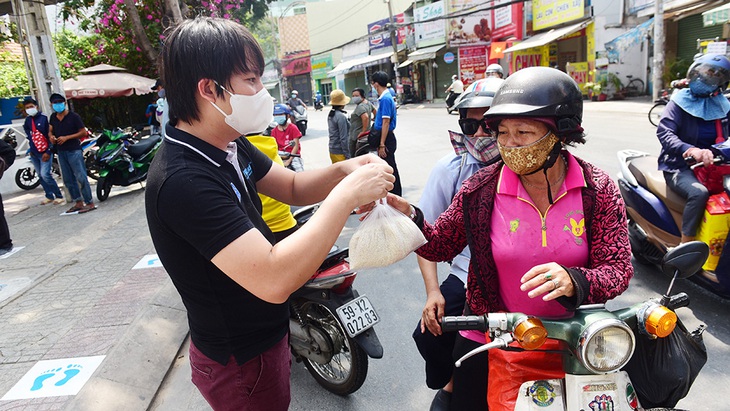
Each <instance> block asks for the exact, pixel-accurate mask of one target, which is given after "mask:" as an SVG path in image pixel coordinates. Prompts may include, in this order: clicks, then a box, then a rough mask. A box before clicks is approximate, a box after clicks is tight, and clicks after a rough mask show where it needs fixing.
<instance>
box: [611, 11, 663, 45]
mask: <svg viewBox="0 0 730 411" xmlns="http://www.w3.org/2000/svg"><path fill="white" fill-rule="evenodd" d="M653 27H654V17H652V18H650V19H649V20H647V21H645V22H643V23H641V24H639V25H638V26H636V27H634V28H633V29H631V30H629V31H627V32H626V33H623V34H621V35H620V36H618V37H616V38H615V39H613V40H611V41H609V42H608V43H606V44H605V46H606V50H608V51H609V52H616V53H620V52H622V51H626V50H628V49H629V48H630V47H632V46H634V45H637V44H639V43H641V42H642V41H643V40H644V38H646V35H647V33H648V32H649V30H651V29H652V28H653Z"/></svg>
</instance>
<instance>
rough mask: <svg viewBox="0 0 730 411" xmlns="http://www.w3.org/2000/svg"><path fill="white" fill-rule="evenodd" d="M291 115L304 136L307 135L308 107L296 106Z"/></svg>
mask: <svg viewBox="0 0 730 411" xmlns="http://www.w3.org/2000/svg"><path fill="white" fill-rule="evenodd" d="M291 115H292V117H293V118H294V124H295V125H296V126H297V128H298V129H299V132H300V133H302V135H303V136H306V135H307V121H308V120H307V108H306V107H304V106H296V107H295V108H294V109H292V111H291Z"/></svg>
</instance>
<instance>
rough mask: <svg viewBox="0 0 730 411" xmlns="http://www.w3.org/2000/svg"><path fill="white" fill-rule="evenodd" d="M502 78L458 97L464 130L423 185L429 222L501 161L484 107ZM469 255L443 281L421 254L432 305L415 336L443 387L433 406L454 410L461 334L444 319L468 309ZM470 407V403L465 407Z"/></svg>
mask: <svg viewBox="0 0 730 411" xmlns="http://www.w3.org/2000/svg"><path fill="white" fill-rule="evenodd" d="M502 83H503V81H502V80H500V79H481V80H477V81H476V82H474V83H472V84H470V85H469V87H467V88H466V90H464V93H463V94H461V96H459V98H458V99H457V100H456V101H455V103H454V110H458V112H459V127H460V128H461V131H462V133H457V132H455V131H449V137H450V140H451V144H452V145H453V147H454V152H453V153H450V154H447V155H446V156H444V157H443V158H441V160H439V161H438V162H437V163H436V164H435V165H434V167H433V169H432V170H431V174H430V175H429V177H428V180H427V181H426V186H425V187H424V188H423V193H422V194H421V200H420V202H419V203H418V207H419V208H420V209H421V211H423V216H424V218H425V219H426V221H431V222H433V221H436V218H437V217H438V216H439V215H440V214H441V213H443V212H444V211H446V208H448V206H449V204H451V201H452V200H453V198H454V196H455V195H456V193H457V192H458V191H459V189H460V188H461V185H462V184H463V182H464V180H466V179H467V178H469V177H470V176H471V175H472V174H474V173H475V172H477V171H479V169H481V168H483V167H485V166H487V165H489V164H492V163H494V162H495V161H497V160H499V151H498V149H497V142H496V140H495V139H494V138H493V136H492V132H491V130H489V128H488V127H487V124H486V122H485V120H484V111H485V110H489V106H491V105H492V99H493V98H494V93H496V92H497V90H498V89H499V87H500V86H501V85H502ZM469 258H470V256H469V249H467V248H465V249H464V250H462V251H461V253H459V255H458V256H457V257H456V258H454V259H453V261H452V262H451V265H450V268H449V275H448V277H446V279H445V280H444V281H443V282H442V283H441V285H440V286H439V282H438V272H437V266H436V263H435V262H432V261H428V260H426V259H425V258H423V257H418V266H419V268H420V269H421V275H422V276H423V283H424V285H425V287H426V304H425V306H424V308H423V311H422V314H421V320H420V321H419V322H418V325H417V326H416V329H415V330H414V331H413V340H414V341H415V343H416V347H418V351H419V352H420V353H421V356H422V357H423V359H424V360H425V362H426V385H428V387H429V388H431V389H435V390H438V392H437V393H436V395H435V396H434V399H433V401H432V403H431V408H430V409H431V410H432V411H438V410H448V409H449V404H450V402H451V401H450V399H451V393H452V391H453V384H454V381H453V378H452V377H453V371H454V360H453V358H452V355H451V353H452V352H453V351H454V342H455V340H456V335H455V334H454V333H442V332H441V324H440V323H441V319H442V318H443V317H444V316H450V315H461V313H462V311H463V309H464V302H465V301H466V296H465V294H464V284H466V275H467V269H468V267H469ZM482 357H485V356H482ZM482 357H479V358H482ZM475 362H476V361H472V362H471V363H470V364H464V367H469V368H470V369H477V368H478V367H481V368H482V369H485V368H486V365H485V363H484V362H482V363H481V364H475ZM467 375H469V374H467ZM480 375H483V373H481V374H480V373H472V374H471V375H469V378H468V379H467V380H466V381H467V382H469V383H473V384H482V385H486V379H483V380H482V379H481V378H474V377H475V376H480ZM468 390H469V389H466V391H468ZM457 403H458V399H457ZM462 405H466V404H462ZM468 408H470V407H466V408H464V407H461V408H460V409H468Z"/></svg>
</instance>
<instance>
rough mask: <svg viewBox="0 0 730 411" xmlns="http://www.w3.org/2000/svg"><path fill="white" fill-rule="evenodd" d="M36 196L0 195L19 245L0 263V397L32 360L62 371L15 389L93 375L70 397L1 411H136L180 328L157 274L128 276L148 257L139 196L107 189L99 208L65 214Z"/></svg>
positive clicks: (8, 404) (176, 344)
mask: <svg viewBox="0 0 730 411" xmlns="http://www.w3.org/2000/svg"><path fill="white" fill-rule="evenodd" d="M92 189H93V186H92ZM42 193H43V192H42V190H40V189H39V190H33V191H30V192H24V193H17V194H10V195H6V196H4V198H3V199H4V206H5V210H6V217H7V219H8V223H9V225H10V232H11V236H12V238H13V242H14V245H15V246H16V247H18V248H20V247H23V248H22V249H21V250H20V251H18V252H16V253H15V254H13V255H11V256H10V257H8V258H4V259H0V323H2V324H3V330H2V334H0V393H2V394H0V395H4V394H6V393H8V391H10V390H11V388H12V387H14V386H15V385H16V383H18V382H19V380H21V377H23V376H24V375H25V374H26V373H27V372H28V371H29V370H31V369H32V368H33V367H34V366H36V364H37V363H38V362H39V361H46V360H58V359H68V360H67V361H66V362H67V363H68V365H67V366H66V367H64V368H63V369H62V368H61V367H56V368H53V367H49V368H46V369H45V370H43V369H41V370H40V372H39V373H38V375H33V374H30V375H29V376H28V377H27V378H31V381H33V387H30V386H25V387H21V388H22V389H19V390H20V391H21V392H25V393H26V394H29V395H38V394H42V393H43V392H44V391H49V390H50V393H51V394H53V391H52V390H53V389H56V390H58V389H60V388H56V386H59V385H61V386H62V385H64V384H65V383H66V382H69V381H74V379H77V380H80V379H81V378H82V376H83V375H84V373H86V374H89V371H92V372H93V375H91V378H90V379H89V380H88V382H86V384H84V385H83V388H82V389H81V390H80V392H78V394H77V395H76V396H70V395H59V396H49V397H45V398H35V399H17V400H2V401H0V410H9V409H13V410H25V409H27V410H37V409H49V410H59V409H69V410H102V409H103V410H115V409H119V410H145V409H147V408H148V406H149V404H150V402H151V401H152V398H153V397H154V395H155V393H156V392H157V389H158V387H159V385H160V383H161V381H162V380H163V379H164V377H165V375H166V373H167V371H168V369H169V368H170V364H171V363H172V362H173V360H174V358H175V354H176V353H177V351H178V349H179V348H180V345H181V344H182V342H183V340H184V338H185V337H186V336H187V332H188V330H187V321H186V315H185V310H184V307H183V306H182V303H181V301H180V298H179V296H178V294H177V292H176V290H175V289H174V287H173V286H172V284H171V283H170V281H169V278H168V277H167V274H166V273H165V271H164V269H162V268H161V267H156V268H145V269H136V270H133V269H132V267H133V266H134V265H135V264H137V262H138V261H140V259H142V257H143V256H145V255H148V254H154V248H153V247H152V244H151V241H150V239H149V233H148V231H147V225H146V219H145V218H144V191H143V190H141V189H140V186H139V185H135V186H130V187H128V188H120V187H114V189H113V190H112V196H111V197H110V198H109V200H107V201H105V202H103V203H97V206H98V210H96V211H93V212H90V213H87V214H80V215H71V216H60V214H61V213H62V212H63V211H65V210H66V209H67V208H68V206H69V205H67V204H64V205H58V206H53V205H47V206H41V205H39V204H40V201H41V200H42V199H43V194H42ZM93 356H105V357H104V358H103V362H101V365H100V366H99V367H98V368H96V369H95V370H86V371H84V369H83V367H84V364H86V363H85V362H84V357H93ZM54 367H55V365H54ZM64 376H65V378H63V377H64ZM87 377H88V375H87ZM61 378H63V379H61ZM52 383H55V384H52ZM54 385H55V386H54ZM68 385H69V386H70V385H72V384H71V383H70V382H69V384H68ZM61 388H63V387H61Z"/></svg>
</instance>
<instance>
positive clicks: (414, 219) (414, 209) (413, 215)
mask: <svg viewBox="0 0 730 411" xmlns="http://www.w3.org/2000/svg"><path fill="white" fill-rule="evenodd" d="M408 217H410V219H411V221H413V222H415V221H416V207H414V206H413V204H411V214H410V215H409V216H408Z"/></svg>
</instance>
